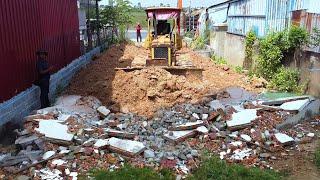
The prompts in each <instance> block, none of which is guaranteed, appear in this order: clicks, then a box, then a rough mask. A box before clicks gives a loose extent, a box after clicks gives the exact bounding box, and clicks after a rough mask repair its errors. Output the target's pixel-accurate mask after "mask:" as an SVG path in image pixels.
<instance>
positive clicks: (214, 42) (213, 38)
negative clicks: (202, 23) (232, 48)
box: [210, 31, 226, 57]
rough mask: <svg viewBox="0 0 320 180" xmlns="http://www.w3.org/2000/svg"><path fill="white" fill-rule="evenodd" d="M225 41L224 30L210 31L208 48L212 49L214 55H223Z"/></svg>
mask: <svg viewBox="0 0 320 180" xmlns="http://www.w3.org/2000/svg"><path fill="white" fill-rule="evenodd" d="M225 41H226V31H211V33H210V48H211V49H212V50H213V52H214V54H215V55H216V56H219V57H224V48H225V45H224V44H225Z"/></svg>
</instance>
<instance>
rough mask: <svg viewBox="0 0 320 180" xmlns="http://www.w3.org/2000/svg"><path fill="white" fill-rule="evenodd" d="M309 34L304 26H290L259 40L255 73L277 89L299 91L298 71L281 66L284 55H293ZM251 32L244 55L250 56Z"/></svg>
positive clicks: (304, 42) (305, 41)
mask: <svg viewBox="0 0 320 180" xmlns="http://www.w3.org/2000/svg"><path fill="white" fill-rule="evenodd" d="M308 39H309V35H308V33H307V31H306V30H305V29H304V28H301V27H297V26H292V27H290V28H289V29H287V30H284V31H281V32H273V33H270V34H268V35H267V36H266V37H264V38H262V39H260V40H259V55H258V62H257V67H256V70H257V71H256V74H257V75H258V76H261V77H263V78H265V79H266V80H267V81H271V83H270V86H269V87H271V88H273V89H276V90H279V91H287V92H289V91H300V92H301V90H302V89H301V86H299V85H298V83H299V72H298V71H296V70H292V69H285V68H283V67H282V61H283V58H284V55H290V54H291V55H293V53H294V52H295V50H296V49H298V48H301V47H302V46H303V45H304V44H306V43H307V41H308ZM252 40H253V35H252V33H249V34H248V36H247V39H246V57H249V56H250V55H251V56H252V52H251V47H250V45H252Z"/></svg>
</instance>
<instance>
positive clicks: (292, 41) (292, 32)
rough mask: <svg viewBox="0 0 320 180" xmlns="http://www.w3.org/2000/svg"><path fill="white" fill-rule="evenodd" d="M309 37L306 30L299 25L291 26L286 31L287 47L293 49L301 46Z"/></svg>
mask: <svg viewBox="0 0 320 180" xmlns="http://www.w3.org/2000/svg"><path fill="white" fill-rule="evenodd" d="M308 39H309V34H308V32H307V31H306V30H305V29H304V28H301V27H298V26H291V28H290V29H289V32H288V45H289V48H291V49H293V50H294V49H295V48H299V47H301V46H303V45H304V44H305V43H307V41H308Z"/></svg>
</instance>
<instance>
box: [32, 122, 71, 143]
mask: <svg viewBox="0 0 320 180" xmlns="http://www.w3.org/2000/svg"><path fill="white" fill-rule="evenodd" d="M35 130H36V131H38V132H39V133H41V134H44V135H45V137H47V138H50V139H53V140H61V141H68V142H70V141H72V139H73V134H70V133H68V126H66V125H62V124H60V123H59V122H57V121H50V120H48V121H40V122H39V128H36V129H35Z"/></svg>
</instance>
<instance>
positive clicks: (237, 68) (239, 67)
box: [234, 66, 243, 74]
mask: <svg viewBox="0 0 320 180" xmlns="http://www.w3.org/2000/svg"><path fill="white" fill-rule="evenodd" d="M234 71H236V72H237V73H239V74H241V73H243V68H242V67H241V66H235V67H234Z"/></svg>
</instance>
